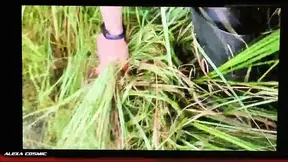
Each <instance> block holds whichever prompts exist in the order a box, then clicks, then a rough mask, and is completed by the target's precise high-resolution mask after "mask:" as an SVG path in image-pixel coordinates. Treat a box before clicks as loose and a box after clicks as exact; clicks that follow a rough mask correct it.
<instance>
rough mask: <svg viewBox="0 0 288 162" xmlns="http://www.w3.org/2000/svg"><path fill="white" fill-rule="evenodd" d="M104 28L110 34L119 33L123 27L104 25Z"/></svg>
mask: <svg viewBox="0 0 288 162" xmlns="http://www.w3.org/2000/svg"><path fill="white" fill-rule="evenodd" d="M105 28H106V30H107V31H108V32H109V34H111V35H120V34H122V33H123V27H122V26H121V27H109V26H107V25H105Z"/></svg>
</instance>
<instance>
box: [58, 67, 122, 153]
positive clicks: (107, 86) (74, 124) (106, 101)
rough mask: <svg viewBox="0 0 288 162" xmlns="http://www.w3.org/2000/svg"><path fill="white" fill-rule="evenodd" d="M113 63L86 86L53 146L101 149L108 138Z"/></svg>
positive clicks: (106, 144) (112, 91) (113, 78)
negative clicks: (87, 87) (81, 97)
mask: <svg viewBox="0 0 288 162" xmlns="http://www.w3.org/2000/svg"><path fill="white" fill-rule="evenodd" d="M115 72H116V71H115V68H114V66H110V67H109V68H107V69H106V70H105V71H103V73H101V75H99V77H98V78H97V79H96V80H95V81H94V82H93V83H92V85H89V86H90V88H89V89H87V92H86V93H84V95H85V96H84V97H83V99H82V100H79V101H78V102H77V103H75V104H76V105H78V106H77V107H76V108H75V109H74V110H73V111H74V112H73V115H72V118H71V120H70V121H69V123H68V124H67V126H66V127H65V128H64V129H63V133H62V135H61V138H60V139H59V140H58V142H57V145H56V148H61V149H70V148H73V149H105V148H107V147H109V143H110V142H111V141H110V128H111V123H110V113H111V111H112V98H113V95H114V92H115V84H116V76H115Z"/></svg>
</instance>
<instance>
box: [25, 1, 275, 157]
mask: <svg viewBox="0 0 288 162" xmlns="http://www.w3.org/2000/svg"><path fill="white" fill-rule="evenodd" d="M123 18H124V22H125V25H126V28H127V39H128V40H127V41H128V43H129V50H130V59H129V65H130V66H129V71H128V72H126V73H123V72H121V71H120V70H119V68H117V66H112V65H111V66H110V67H109V69H107V71H106V72H104V73H103V74H101V75H100V76H99V77H98V78H97V79H95V80H93V81H92V82H90V83H87V78H86V76H87V75H88V71H89V68H91V67H93V66H96V65H97V64H98V62H97V57H96V55H95V47H96V46H95V42H96V40H95V36H96V35H97V34H99V33H100V28H99V26H100V24H101V15H100V12H99V8H98V7H60V6H59V7H58V6H57V7H48V6H29V7H28V6H25V7H23V8H22V20H23V25H22V30H23V32H22V48H23V50H22V51H23V54H22V60H23V83H24V84H23V121H24V123H23V131H24V137H23V138H24V139H23V140H24V144H23V145H24V147H26V148H60V149H138V150H147V149H151V150H152V149H153V150H170V149H173V150H253V151H257V150H276V149H275V148H276V138H277V131H276V130H277V125H276V122H277V102H278V81H277V80H275V81H273V80H268V79H266V78H267V77H268V76H269V74H270V72H271V71H273V69H275V67H277V64H278V63H279V59H278V57H273V59H270V60H268V61H267V60H265V61H263V60H261V59H262V58H264V57H267V56H277V54H275V52H276V53H277V51H279V37H280V34H279V30H276V31H274V32H272V33H271V34H269V35H268V36H267V37H264V38H263V39H261V40H259V41H258V42H257V43H255V44H253V45H251V46H250V47H249V48H248V49H246V50H244V51H242V52H241V53H240V54H239V55H237V56H236V57H234V58H233V59H231V60H230V61H228V62H227V63H226V64H224V65H223V66H221V67H220V68H218V69H217V68H216V67H215V66H214V71H213V72H211V73H208V74H206V75H205V73H204V72H203V71H202V69H203V68H201V66H199V64H198V62H199V60H198V59H199V58H200V57H204V58H206V57H207V55H206V54H205V52H204V51H203V50H202V49H201V47H200V46H199V44H198V43H197V41H196V39H195V36H194V33H193V25H192V24H191V19H190V18H191V16H190V12H189V9H186V8H180V7H177V8H156V7H155V8H140V7H126V8H124V15H123ZM176 47H177V48H176ZM182 54H183V55H184V54H185V55H187V57H191V58H192V59H191V61H189V62H188V63H185V64H183V58H181V55H182ZM206 59H207V60H208V61H207V62H208V63H209V64H211V65H212V67H213V60H209V58H206ZM231 66H232V67H233V68H234V70H235V69H242V68H252V67H260V66H266V67H268V68H266V70H265V71H261V75H260V76H259V78H258V79H257V80H256V81H252V80H251V79H250V75H253V74H250V73H249V70H248V72H247V74H246V77H245V81H243V82H242V81H241V82H240V81H230V80H227V79H226V78H225V77H224V76H225V74H226V73H228V72H230V70H231ZM265 79H266V80H265Z"/></svg>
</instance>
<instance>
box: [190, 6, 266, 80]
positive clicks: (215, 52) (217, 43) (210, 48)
mask: <svg viewBox="0 0 288 162" xmlns="http://www.w3.org/2000/svg"><path fill="white" fill-rule="evenodd" d="M244 9H245V10H246V12H247V13H246V12H245V11H243V10H244ZM216 10H218V11H216ZM203 11H204V13H205V15H204V14H203ZM215 11H216V12H219V8H207V7H206V8H203V10H202V11H200V9H199V8H191V12H192V22H193V24H194V31H195V33H196V38H197V40H198V42H199V44H200V45H201V47H202V48H203V49H204V51H205V53H206V54H207V55H208V57H209V58H210V59H211V60H212V61H213V63H214V64H215V65H216V66H217V67H219V66H221V65H222V64H223V63H225V62H227V61H228V60H229V58H232V57H233V56H235V55H236V54H237V53H239V52H240V51H241V50H242V49H244V48H245V46H246V45H245V42H246V43H247V44H249V43H251V41H252V40H254V39H255V38H256V37H257V36H259V35H260V33H261V32H263V31H265V30H264V28H266V29H267V26H265V21H266V17H267V15H264V14H263V12H264V11H262V10H261V12H260V11H257V8H256V7H254V8H249V9H246V8H242V11H241V10H239V9H238V10H236V9H233V10H232V9H229V10H228V9H227V8H224V9H223V10H221V12H222V16H223V17H225V18H223V17H220V18H219V15H218V17H217V16H215ZM232 11H233V12H232ZM225 12H226V13H225ZM261 13H262V15H261ZM248 14H250V15H252V16H250V17H249V16H248ZM245 15H246V17H243V16H245ZM253 15H254V16H253ZM257 16H258V20H256V18H255V17H257ZM207 17H208V18H209V19H208V18H207ZM245 18H246V20H245V21H244V19H245ZM211 20H212V21H211ZM221 21H222V22H223V21H229V23H230V24H231V25H232V27H233V28H235V29H237V30H238V31H236V32H239V31H240V29H239V28H242V30H241V31H240V33H242V35H241V34H239V33H238V34H239V35H238V36H237V35H235V34H231V33H229V32H228V31H226V30H224V29H223V26H221V25H219V24H221ZM252 21H254V23H251V22H252ZM249 22H250V24H249ZM243 25H246V26H243ZM253 25H255V26H253ZM244 28H245V29H244ZM256 29H257V30H258V31H257V30H256ZM244 41H245V42H244ZM211 70H213V69H212V67H211V66H210V64H209V71H211ZM245 72H246V71H245V70H240V71H237V72H233V74H232V73H231V74H229V75H227V77H228V79H237V78H243V76H244V75H245Z"/></svg>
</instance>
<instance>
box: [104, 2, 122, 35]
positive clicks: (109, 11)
mask: <svg viewBox="0 0 288 162" xmlns="http://www.w3.org/2000/svg"><path fill="white" fill-rule="evenodd" d="M100 11H101V14H102V19H103V22H104V24H105V28H106V29H107V30H108V31H109V33H110V34H112V35H119V34H121V33H122V32H123V26H122V7H110V6H109V7H106V6H105V7H104V6H102V7H100Z"/></svg>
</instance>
